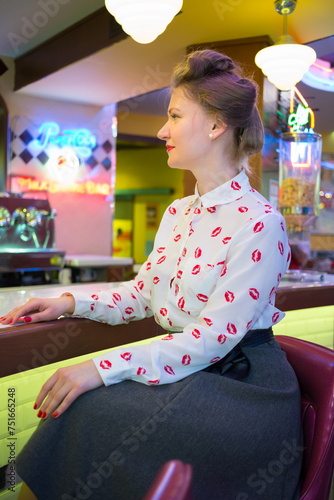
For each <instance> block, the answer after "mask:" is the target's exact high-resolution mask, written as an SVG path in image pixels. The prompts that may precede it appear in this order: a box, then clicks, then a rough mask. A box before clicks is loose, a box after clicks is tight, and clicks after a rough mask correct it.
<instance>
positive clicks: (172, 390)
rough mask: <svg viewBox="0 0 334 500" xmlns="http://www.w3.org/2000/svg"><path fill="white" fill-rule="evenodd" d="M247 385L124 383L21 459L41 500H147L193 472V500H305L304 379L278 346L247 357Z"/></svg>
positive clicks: (37, 441)
mask: <svg viewBox="0 0 334 500" xmlns="http://www.w3.org/2000/svg"><path fill="white" fill-rule="evenodd" d="M243 351H244V353H245V354H246V355H247V357H248V359H249V361H250V371H249V373H248V376H247V377H246V378H245V379H243V380H242V381H240V380H233V379H230V378H227V377H225V376H221V375H218V374H216V373H210V372H207V371H200V372H197V373H195V374H193V375H191V376H189V377H187V378H185V379H184V380H181V381H179V382H176V383H174V384H169V385H162V386H146V385H143V384H139V383H137V382H133V381H124V382H121V383H119V384H116V385H112V386H109V387H100V388H98V389H95V390H93V391H90V392H87V393H85V394H83V395H82V396H80V397H79V398H78V399H77V400H76V401H75V402H74V403H73V405H72V406H71V407H70V408H69V409H68V410H67V411H66V413H65V414H64V415H62V416H61V417H59V418H58V419H53V418H48V419H46V420H45V421H42V422H41V424H40V425H39V427H38V428H37V430H36V431H35V433H34V434H33V436H32V437H31V439H30V440H29V442H28V443H27V444H26V446H25V447H24V449H23V450H22V452H21V453H20V455H19V456H18V458H17V472H18V474H19V475H20V476H21V478H22V479H23V480H24V481H25V482H26V483H27V484H28V486H29V487H30V488H31V490H32V491H33V492H34V493H35V495H36V496H37V498H38V500H74V499H75V500H81V499H90V500H140V499H141V498H142V497H143V496H144V494H145V492H146V490H147V489H148V488H149V486H150V484H151V482H152V481H153V479H154V476H155V475H156V473H157V471H158V469H159V468H160V467H161V466H162V465H163V464H164V463H165V462H167V461H168V460H171V459H180V460H183V461H185V462H187V463H190V464H191V465H192V467H193V474H194V481H193V498H194V500H207V499H208V500H255V499H256V500H259V499H262V500H297V499H298V498H299V495H298V489H299V488H298V483H299V474H300V467H301V461H302V454H303V451H302V450H303V448H302V443H301V441H300V436H301V421H300V395H299V387H298V383H297V380H296V377H295V374H294V372H293V370H292V368H291V366H290V365H289V364H288V362H287V360H286V357H285V354H284V352H283V351H282V350H281V349H280V347H279V345H278V343H277V342H276V341H275V340H273V341H270V342H267V343H265V344H262V345H260V346H257V347H250V348H244V349H243Z"/></svg>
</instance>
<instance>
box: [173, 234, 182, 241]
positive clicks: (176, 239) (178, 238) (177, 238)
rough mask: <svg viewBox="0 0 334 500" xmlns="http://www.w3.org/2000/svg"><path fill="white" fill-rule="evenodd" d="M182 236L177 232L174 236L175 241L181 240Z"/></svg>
mask: <svg viewBox="0 0 334 500" xmlns="http://www.w3.org/2000/svg"><path fill="white" fill-rule="evenodd" d="M181 238H182V236H181V235H180V234H177V235H176V236H175V238H174V241H179V240H180V239H181Z"/></svg>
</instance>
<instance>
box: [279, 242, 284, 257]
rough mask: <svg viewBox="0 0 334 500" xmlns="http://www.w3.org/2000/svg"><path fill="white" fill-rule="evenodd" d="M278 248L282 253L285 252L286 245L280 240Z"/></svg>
mask: <svg viewBox="0 0 334 500" xmlns="http://www.w3.org/2000/svg"><path fill="white" fill-rule="evenodd" d="M278 250H279V253H280V254H281V255H283V253H284V245H283V243H282V242H281V241H279V242H278Z"/></svg>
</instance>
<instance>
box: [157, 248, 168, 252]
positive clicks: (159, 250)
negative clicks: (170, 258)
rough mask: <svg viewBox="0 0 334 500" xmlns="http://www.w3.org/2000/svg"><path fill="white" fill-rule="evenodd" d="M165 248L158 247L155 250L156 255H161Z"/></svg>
mask: <svg viewBox="0 0 334 500" xmlns="http://www.w3.org/2000/svg"><path fill="white" fill-rule="evenodd" d="M165 248H166V247H159V248H158V249H157V252H158V253H162V252H163V251H164V250H165Z"/></svg>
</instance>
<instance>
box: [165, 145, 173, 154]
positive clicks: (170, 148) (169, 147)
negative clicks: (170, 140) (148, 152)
mask: <svg viewBox="0 0 334 500" xmlns="http://www.w3.org/2000/svg"><path fill="white" fill-rule="evenodd" d="M166 149H167V153H169V152H170V151H171V150H172V149H174V146H166Z"/></svg>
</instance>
